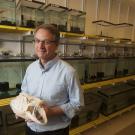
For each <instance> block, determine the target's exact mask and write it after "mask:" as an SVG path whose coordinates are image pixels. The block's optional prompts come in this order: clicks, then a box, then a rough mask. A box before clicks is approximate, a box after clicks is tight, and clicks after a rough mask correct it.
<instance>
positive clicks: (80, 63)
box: [65, 57, 88, 84]
mask: <svg viewBox="0 0 135 135" xmlns="http://www.w3.org/2000/svg"><path fill="white" fill-rule="evenodd" d="M65 60H66V61H67V62H68V63H69V64H71V65H72V66H73V67H74V68H75V69H76V71H77V73H78V75H79V79H80V82H81V84H83V83H84V82H86V80H87V73H88V71H87V70H88V68H87V67H88V59H86V58H81V57H80V58H75V57H69V58H66V59H65Z"/></svg>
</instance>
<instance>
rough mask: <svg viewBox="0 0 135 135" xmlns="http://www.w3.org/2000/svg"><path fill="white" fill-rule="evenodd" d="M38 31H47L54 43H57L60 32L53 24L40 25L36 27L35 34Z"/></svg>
mask: <svg viewBox="0 0 135 135" xmlns="http://www.w3.org/2000/svg"><path fill="white" fill-rule="evenodd" d="M39 29H44V30H47V31H49V32H50V33H51V34H52V35H53V36H54V40H55V41H56V43H58V42H59V40H60V32H59V30H58V29H57V27H56V26H54V25H53V24H42V25H40V26H38V27H36V29H35V34H36V32H37V31H38V30H39Z"/></svg>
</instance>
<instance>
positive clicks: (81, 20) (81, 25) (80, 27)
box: [68, 9, 86, 34]
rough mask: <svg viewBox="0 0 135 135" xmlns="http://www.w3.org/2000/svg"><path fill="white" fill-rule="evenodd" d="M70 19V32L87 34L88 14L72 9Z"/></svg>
mask: <svg viewBox="0 0 135 135" xmlns="http://www.w3.org/2000/svg"><path fill="white" fill-rule="evenodd" d="M68 14H69V17H68V26H69V27H70V28H69V29H68V31H70V32H73V33H79V34H83V33H85V16H86V12H83V11H79V10H75V9H70V10H69V12H68Z"/></svg>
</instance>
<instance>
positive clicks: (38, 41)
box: [34, 38, 56, 45]
mask: <svg viewBox="0 0 135 135" xmlns="http://www.w3.org/2000/svg"><path fill="white" fill-rule="evenodd" d="M34 43H35V44H39V43H41V44H43V45H53V44H54V43H56V41H55V40H47V39H45V40H39V39H37V38H35V39H34Z"/></svg>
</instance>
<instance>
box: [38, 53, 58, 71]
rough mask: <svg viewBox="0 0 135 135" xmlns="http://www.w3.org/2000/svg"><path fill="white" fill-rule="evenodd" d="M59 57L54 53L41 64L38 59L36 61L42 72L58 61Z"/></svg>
mask: <svg viewBox="0 0 135 135" xmlns="http://www.w3.org/2000/svg"><path fill="white" fill-rule="evenodd" d="M58 59H59V57H58V56H57V55H56V56H55V57H54V58H53V59H52V60H49V61H48V62H47V63H45V64H44V65H41V62H40V60H39V61H38V63H39V66H40V68H41V70H42V71H43V72H46V71H48V70H49V69H51V67H52V66H53V65H54V64H55V63H56V62H57V61H58Z"/></svg>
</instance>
